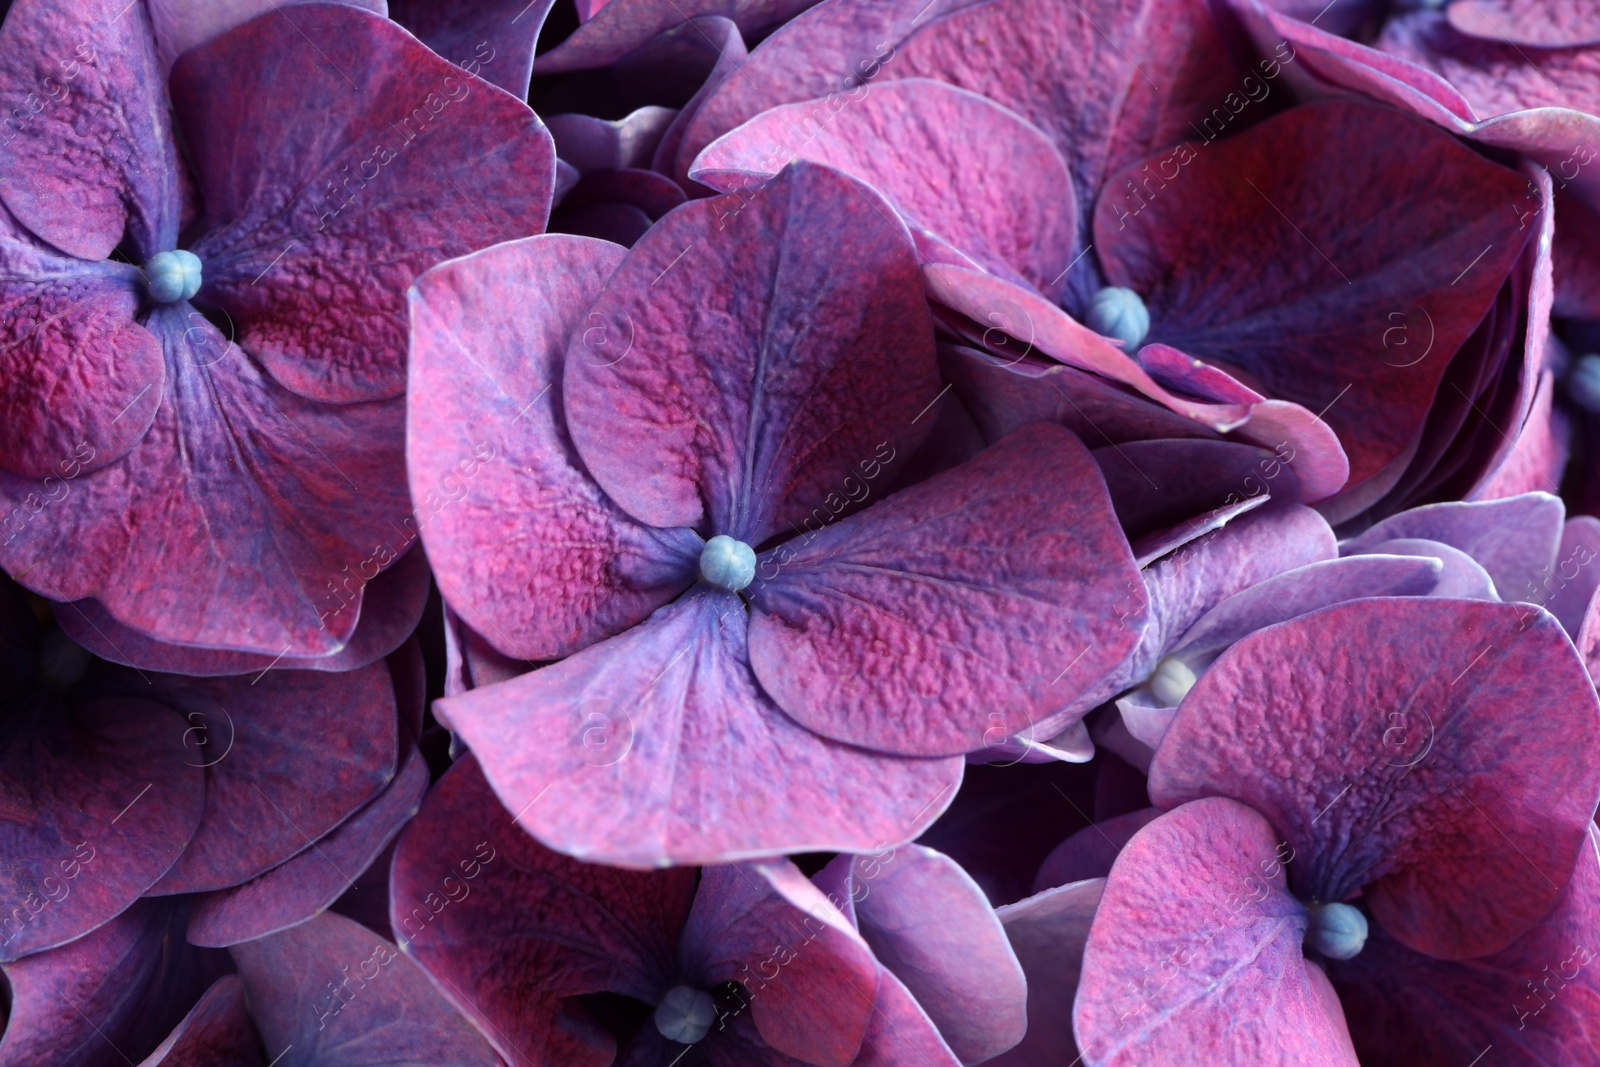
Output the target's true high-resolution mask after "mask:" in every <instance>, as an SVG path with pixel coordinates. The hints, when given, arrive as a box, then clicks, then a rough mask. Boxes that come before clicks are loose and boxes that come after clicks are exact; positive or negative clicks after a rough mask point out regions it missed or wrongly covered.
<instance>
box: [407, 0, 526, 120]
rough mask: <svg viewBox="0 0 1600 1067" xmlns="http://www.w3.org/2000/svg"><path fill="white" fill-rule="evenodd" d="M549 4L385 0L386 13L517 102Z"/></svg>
mask: <svg viewBox="0 0 1600 1067" xmlns="http://www.w3.org/2000/svg"><path fill="white" fill-rule="evenodd" d="M553 2H554V0H532V2H530V0H487V2H485V0H445V2H442V3H441V2H440V0H391V2H390V3H389V14H390V15H391V16H392V17H393V18H394V20H395V21H396V22H398V23H399V24H400V25H402V26H404V27H405V28H406V29H408V30H410V31H411V32H412V33H414V34H416V35H417V37H419V38H420V39H421V40H422V43H423V44H425V45H427V46H428V47H429V48H431V49H433V50H434V51H435V52H437V53H439V54H440V55H441V56H444V58H446V59H448V60H449V61H450V62H452V63H454V64H456V65H457V66H459V67H460V68H461V69H463V70H465V71H466V72H467V73H468V74H471V75H474V76H476V77H480V78H483V79H484V80H485V81H487V82H489V83H491V84H493V85H498V86H499V87H500V88H502V89H504V90H505V91H506V92H508V93H510V94H511V95H512V96H514V97H516V98H517V99H518V100H522V99H525V98H526V97H527V95H528V80H529V79H530V78H531V77H532V76H533V46H534V43H535V42H536V41H537V40H538V37H539V30H540V28H541V27H543V25H544V20H545V15H546V13H547V12H549V10H550V7H551V5H552V3H553Z"/></svg>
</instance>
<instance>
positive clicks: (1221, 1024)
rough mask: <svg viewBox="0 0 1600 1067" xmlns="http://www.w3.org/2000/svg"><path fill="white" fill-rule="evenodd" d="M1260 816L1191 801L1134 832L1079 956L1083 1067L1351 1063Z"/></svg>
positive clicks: (1275, 845)
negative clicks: (1305, 947)
mask: <svg viewBox="0 0 1600 1067" xmlns="http://www.w3.org/2000/svg"><path fill="white" fill-rule="evenodd" d="M1283 848H1284V846H1283V844H1282V842H1281V839H1280V838H1279V837H1278V835H1277V833H1276V831H1275V830H1274V829H1273V828H1272V826H1271V825H1270V824H1269V823H1268V822H1267V820H1265V819H1264V818H1262V817H1261V815H1260V814H1258V813H1257V812H1255V811H1252V810H1251V809H1250V808H1248V807H1246V806H1245V805H1243V804H1239V803H1237V802H1235V801H1232V800H1226V799H1223V798H1220V797H1216V798H1210V799H1205V800H1199V801H1195V802H1194V803H1192V804H1186V805H1184V806H1183V807H1180V808H1178V809H1177V810H1176V811H1173V812H1170V813H1168V814H1167V815H1165V816H1163V817H1161V818H1160V819H1157V820H1156V821H1155V822H1153V823H1151V824H1150V825H1149V826H1147V827H1145V828H1144V829H1143V830H1141V831H1140V832H1139V833H1138V834H1136V835H1135V836H1134V838H1133V840H1131V841H1130V842H1128V846H1127V848H1125V849H1124V850H1123V851H1122V854H1121V855H1120V856H1119V857H1118V858H1117V863H1116V866H1114V867H1112V869H1111V874H1110V876H1109V877H1108V878H1107V880H1106V884H1105V890H1104V893H1103V895H1102V896H1101V898H1100V905H1099V908H1098V910H1097V911H1096V913H1095V917H1094V924H1093V926H1091V927H1090V929H1089V939H1088V943H1087V944H1086V945H1085V947H1084V950H1083V975H1082V984H1081V985H1080V986H1079V989H1078V997H1077V1003H1076V1007H1075V1008H1074V1010H1073V1028H1074V1030H1075V1032H1076V1034H1077V1038H1078V1042H1079V1047H1080V1048H1081V1049H1082V1050H1083V1058H1084V1062H1085V1063H1086V1064H1090V1065H1093V1067H1132V1065H1133V1064H1145V1063H1167V1062H1174V1063H1175V1062H1180V1061H1182V1060H1185V1059H1189V1058H1198V1060H1199V1061H1200V1062H1203V1063H1251V1064H1274V1065H1278V1064H1281V1065H1282V1067H1290V1065H1296V1067H1300V1065H1311V1064H1316V1065H1319V1067H1321V1065H1338V1067H1355V1064H1356V1057H1355V1052H1354V1050H1353V1049H1352V1048H1351V1047H1350V1035H1349V1032H1348V1031H1347V1030H1346V1028H1345V1018H1344V1013H1343V1012H1342V1010H1341V1009H1340V1007H1339V1001H1338V998H1337V997H1336V996H1335V995H1334V992H1333V989H1332V987H1331V986H1330V985H1329V984H1328V979H1327V977H1326V976H1325V975H1324V974H1323V972H1322V971H1321V970H1320V969H1319V968H1318V967H1317V966H1316V964H1314V963H1311V962H1309V961H1307V960H1306V958H1305V957H1304V956H1303V955H1301V950H1300V942H1301V940H1302V938H1304V937H1305V932H1306V923H1307V917H1306V910H1305V908H1304V907H1303V906H1302V905H1301V903H1300V902H1299V901H1298V900H1296V899H1295V898H1294V897H1293V896H1291V895H1290V894H1289V891H1288V889H1287V887H1286V885H1285V880H1284V868H1283V860H1284V858H1285V853H1284V852H1283V851H1282V849H1283Z"/></svg>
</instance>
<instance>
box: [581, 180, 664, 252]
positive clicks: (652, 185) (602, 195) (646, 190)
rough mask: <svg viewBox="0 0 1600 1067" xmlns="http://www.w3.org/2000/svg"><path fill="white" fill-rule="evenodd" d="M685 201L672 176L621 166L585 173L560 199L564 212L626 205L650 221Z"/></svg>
mask: <svg viewBox="0 0 1600 1067" xmlns="http://www.w3.org/2000/svg"><path fill="white" fill-rule="evenodd" d="M684 200H685V197H684V195H683V190H682V189H680V188H678V186H677V183H676V182H674V181H673V180H672V179H671V178H668V177H666V176H665V175H662V174H657V173H656V172H655V171H651V170H636V169H633V168H623V169H620V170H600V171H593V172H591V173H589V174H585V175H584V176H583V178H582V179H580V180H579V182H578V184H577V185H575V186H574V187H573V189H572V191H571V192H569V193H568V194H567V195H566V197H565V198H564V199H563V200H562V202H561V206H562V210H564V211H565V210H579V209H582V208H586V207H592V206H599V205H604V204H626V205H628V206H630V207H637V208H638V209H639V210H640V211H642V212H644V214H645V215H646V216H647V217H648V218H650V219H652V220H653V219H658V218H660V217H661V216H662V215H665V214H666V213H667V212H669V211H671V210H672V209H673V208H675V207H677V206H678V205H679V204H682V203H683V202H684ZM630 243H631V242H630Z"/></svg>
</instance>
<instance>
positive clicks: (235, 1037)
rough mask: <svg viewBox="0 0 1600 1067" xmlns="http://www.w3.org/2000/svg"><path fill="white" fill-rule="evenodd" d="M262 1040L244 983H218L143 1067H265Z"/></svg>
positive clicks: (223, 980) (233, 979)
mask: <svg viewBox="0 0 1600 1067" xmlns="http://www.w3.org/2000/svg"><path fill="white" fill-rule="evenodd" d="M266 1062H267V1061H266V1059H265V1057H263V1056H262V1055H261V1038H259V1037H257V1036H256V1028H255V1026H254V1025H252V1024H251V1022H250V1015H249V1013H248V1012H247V1011H246V1010H245V1001H244V983H242V982H240V981H239V979H238V978H237V977H235V976H234V975H231V974H229V975H224V976H223V977H221V978H218V979H217V980H216V982H214V983H213V984H212V986H211V988H210V989H208V990H206V992H205V995H204V996H203V997H201V998H200V1000H199V1002H198V1003H196V1004H195V1006H194V1007H193V1008H191V1009H189V1014H188V1015H185V1016H184V1017H183V1021H182V1022H180V1023H179V1024H178V1026H177V1029H175V1030H173V1031H172V1033H171V1034H170V1035H168V1037H167V1039H166V1040H165V1041H163V1042H162V1043H161V1045H160V1046H159V1047H158V1048H157V1049H156V1050H155V1051H154V1052H152V1053H150V1055H149V1056H148V1057H147V1058H146V1059H145V1060H144V1062H143V1063H141V1064H140V1065H139V1067H262V1065H263V1064H265V1063H266Z"/></svg>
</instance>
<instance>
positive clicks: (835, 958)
mask: <svg viewBox="0 0 1600 1067" xmlns="http://www.w3.org/2000/svg"><path fill="white" fill-rule="evenodd" d="M682 959H683V976H684V977H685V978H686V979H688V980H689V981H690V982H691V984H697V985H698V986H699V988H703V989H711V988H714V987H715V986H717V985H720V984H721V983H723V982H730V981H733V982H739V983H741V984H743V985H744V987H745V990H746V992H747V995H748V996H749V998H750V1001H749V1003H750V1012H751V1018H752V1020H753V1021H754V1023H755V1027H756V1030H757V1031H758V1032H759V1033H760V1035H761V1039H762V1040H763V1041H765V1042H766V1043H767V1044H768V1045H770V1046H771V1047H772V1048H774V1049H776V1050H778V1051H779V1052H781V1053H783V1054H784V1055H787V1056H793V1057H796V1058H798V1059H800V1060H802V1061H804V1062H806V1063H814V1064H819V1065H822V1067H846V1065H848V1064H851V1063H853V1062H854V1061H855V1059H856V1053H857V1052H858V1051H859V1050H860V1048H861V1042H862V1040H863V1039H864V1038H865V1036H866V1033H867V1026H868V1021H869V1019H870V1018H871V1016H872V1014H873V1005H874V1001H875V1000H876V998H877V990H878V970H879V968H878V964H877V962H876V961H875V960H874V959H873V957H872V951H871V950H870V949H869V948H868V947H867V945H866V943H865V942H864V941H862V939H861V938H860V937H859V936H858V935H857V934H856V932H855V931H854V930H853V929H851V926H850V923H849V921H848V920H847V919H846V918H845V917H844V915H842V914H840V912H839V911H838V910H837V909H836V908H835V907H834V906H833V905H831V904H830V903H828V900H827V898H826V897H825V896H824V895H823V892H822V890H820V889H819V888H817V887H816V886H815V885H813V884H812V883H811V882H809V881H807V880H806V877H805V876H804V875H803V874H801V873H800V871H799V869H798V868H796V867H795V866H794V865H793V864H792V863H789V862H788V861H787V860H774V861H764V862H758V863H748V864H738V865H722V866H715V867H707V868H706V869H705V870H703V871H702V872H701V875H700V889H699V892H698V893H697V894H696V895H695V899H694V907H693V908H692V909H691V911H690V912H689V919H688V923H687V924H686V925H685V926H684V930H683V947H682Z"/></svg>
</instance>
